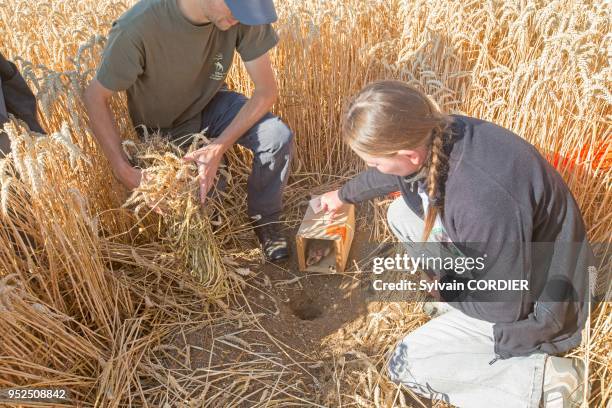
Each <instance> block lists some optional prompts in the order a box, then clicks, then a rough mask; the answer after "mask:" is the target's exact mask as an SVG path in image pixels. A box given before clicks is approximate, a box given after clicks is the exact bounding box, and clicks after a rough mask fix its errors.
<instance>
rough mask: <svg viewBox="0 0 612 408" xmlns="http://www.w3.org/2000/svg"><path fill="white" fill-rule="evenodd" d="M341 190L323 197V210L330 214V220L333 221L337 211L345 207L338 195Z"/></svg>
mask: <svg viewBox="0 0 612 408" xmlns="http://www.w3.org/2000/svg"><path fill="white" fill-rule="evenodd" d="M339 191H340V190H334V191H328V192H327V193H325V194H323V195H322V196H321V209H322V210H323V211H325V212H326V213H328V214H329V218H330V219H333V218H334V216H335V215H336V211H338V210H339V209H340V207H342V206H343V205H344V203H343V202H342V200H340V195H339V194H338V192H339Z"/></svg>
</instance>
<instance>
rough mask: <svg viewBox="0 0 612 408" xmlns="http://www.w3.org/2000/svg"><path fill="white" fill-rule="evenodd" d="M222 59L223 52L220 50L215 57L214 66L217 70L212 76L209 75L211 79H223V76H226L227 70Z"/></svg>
mask: <svg viewBox="0 0 612 408" xmlns="http://www.w3.org/2000/svg"><path fill="white" fill-rule="evenodd" d="M221 61H223V54H221V53H220V52H218V53H216V54H215V56H214V57H213V67H214V68H215V72H213V73H212V74H210V77H209V78H210V79H212V80H214V81H220V80H222V79H223V78H225V75H226V74H227V72H225V68H223V64H221Z"/></svg>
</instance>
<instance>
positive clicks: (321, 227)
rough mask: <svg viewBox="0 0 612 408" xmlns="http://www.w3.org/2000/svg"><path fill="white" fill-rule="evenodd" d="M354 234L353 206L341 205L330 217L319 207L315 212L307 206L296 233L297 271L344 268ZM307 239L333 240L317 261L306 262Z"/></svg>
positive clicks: (328, 270)
mask: <svg viewBox="0 0 612 408" xmlns="http://www.w3.org/2000/svg"><path fill="white" fill-rule="evenodd" d="M354 235H355V206H354V205H352V204H345V205H343V206H342V207H341V208H340V209H339V210H338V211H337V212H336V214H335V216H334V218H333V220H330V217H329V215H328V214H325V212H323V211H321V212H319V213H318V214H315V213H314V211H313V209H312V207H311V206H308V209H307V210H306V214H305V215H304V219H303V220H302V224H301V225H300V229H299V230H298V232H297V235H296V248H297V255H298V263H299V268H300V271H308V272H327V273H329V272H343V271H344V268H345V267H346V262H347V260H348V254H349V251H350V249H351V243H352V242H353V236H354ZM309 240H328V241H332V245H333V246H332V250H331V251H330V253H329V254H328V255H327V256H326V257H324V258H323V259H322V260H321V261H320V262H318V263H317V264H315V265H310V266H306V259H307V257H308V255H307V253H306V251H307V250H308V241H309Z"/></svg>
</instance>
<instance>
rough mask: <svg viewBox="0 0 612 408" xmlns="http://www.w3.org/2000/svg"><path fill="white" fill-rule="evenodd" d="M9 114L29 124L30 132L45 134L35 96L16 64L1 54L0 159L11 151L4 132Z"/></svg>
mask: <svg viewBox="0 0 612 408" xmlns="http://www.w3.org/2000/svg"><path fill="white" fill-rule="evenodd" d="M9 113H10V114H12V115H15V117H16V118H18V119H21V120H23V121H24V122H25V123H27V125H28V126H29V127H30V130H32V131H34V132H38V133H44V131H43V129H42V128H41V127H40V124H39V123H38V119H37V114H36V99H35V98H34V94H33V93H32V91H31V90H30V88H28V85H27V84H26V82H25V80H24V79H23V77H22V76H21V74H19V70H17V67H16V66H15V64H13V63H12V62H10V61H9V60H7V59H6V58H4V55H2V54H1V53H0V159H1V158H3V157H4V156H6V155H8V154H9V152H10V151H11V142H10V140H9V138H8V135H7V134H6V133H4V132H2V125H4V123H5V122H8V114H9Z"/></svg>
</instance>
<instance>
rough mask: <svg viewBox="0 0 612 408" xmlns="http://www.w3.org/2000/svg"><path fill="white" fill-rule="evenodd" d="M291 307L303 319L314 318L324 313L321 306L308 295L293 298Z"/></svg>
mask: <svg viewBox="0 0 612 408" xmlns="http://www.w3.org/2000/svg"><path fill="white" fill-rule="evenodd" d="M290 307H291V311H292V312H293V314H294V315H295V316H296V317H298V318H299V319H301V320H314V319H316V318H317V317H319V316H321V315H322V314H323V309H322V308H321V306H319V305H317V304H316V303H315V302H314V301H313V300H312V299H310V298H307V297H301V298H298V299H295V300H293V301H292V302H291V305H290Z"/></svg>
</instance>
